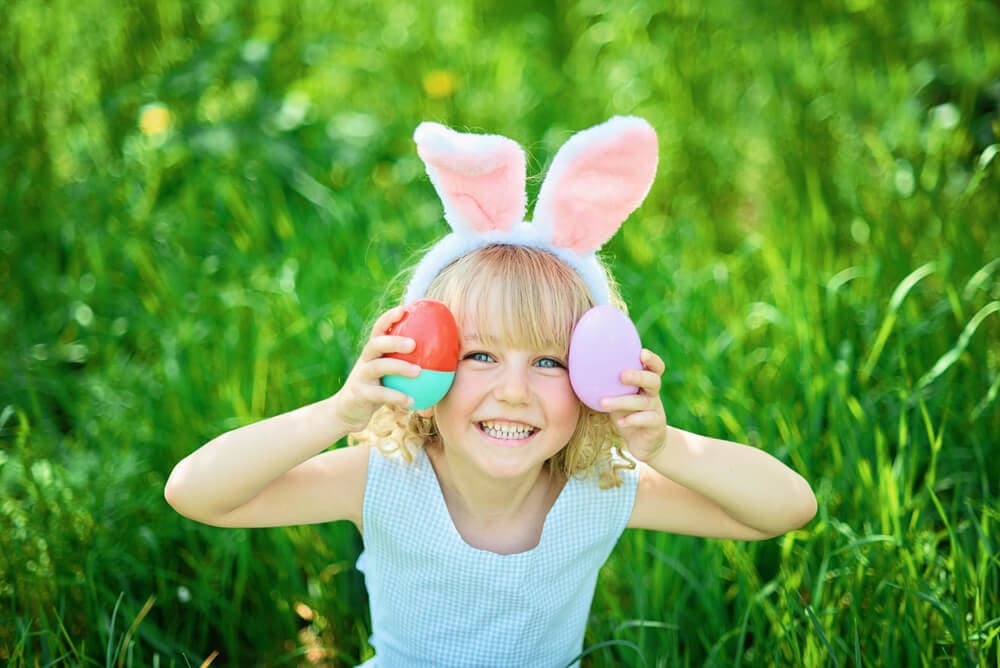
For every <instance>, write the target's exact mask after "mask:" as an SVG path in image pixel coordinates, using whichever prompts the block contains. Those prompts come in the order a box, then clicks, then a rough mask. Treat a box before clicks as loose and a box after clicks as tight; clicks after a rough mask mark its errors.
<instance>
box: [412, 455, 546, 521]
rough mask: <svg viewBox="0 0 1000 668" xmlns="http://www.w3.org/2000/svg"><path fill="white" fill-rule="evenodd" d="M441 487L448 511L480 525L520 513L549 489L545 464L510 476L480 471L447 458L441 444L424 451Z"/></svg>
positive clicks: (536, 503)
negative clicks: (502, 477)
mask: <svg viewBox="0 0 1000 668" xmlns="http://www.w3.org/2000/svg"><path fill="white" fill-rule="evenodd" d="M428 456H429V457H430V459H431V463H432V464H433V465H434V471H435V473H436V474H437V478H438V482H439V483H440V485H441V491H442V492H443V493H444V497H445V500H446V502H447V503H448V506H449V509H450V510H451V511H452V513H456V512H457V513H460V514H461V515H462V516H464V517H466V518H468V519H470V520H472V521H473V522H475V523H476V524H478V525H480V526H489V525H495V524H503V523H506V522H510V521H512V520H515V519H516V518H518V517H520V516H521V515H522V514H523V512H524V511H525V510H526V509H527V508H531V507H537V505H538V504H540V503H544V501H543V500H544V499H546V498H548V496H549V492H550V491H551V489H552V479H551V476H550V474H549V470H548V468H547V467H545V466H539V467H538V468H537V469H535V470H533V471H530V472H528V473H526V474H525V475H523V476H520V477H518V478H512V479H505V480H497V479H495V478H490V477H487V476H484V475H482V474H481V473H480V472H478V471H475V470H474V469H473V467H470V466H468V465H467V464H466V463H464V462H462V461H461V460H459V459H454V458H453V459H449V458H448V456H447V453H446V451H445V450H444V448H441V447H437V448H434V449H433V451H428Z"/></svg>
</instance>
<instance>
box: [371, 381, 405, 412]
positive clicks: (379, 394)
mask: <svg viewBox="0 0 1000 668" xmlns="http://www.w3.org/2000/svg"><path fill="white" fill-rule="evenodd" d="M362 397H363V398H364V400H365V401H368V402H369V403H373V404H388V405H390V406H399V407H400V408H409V407H410V406H412V405H413V398H412V397H411V396H410V395H408V394H403V393H402V392H400V391H399V390H393V389H392V388H388V387H384V386H382V385H372V386H370V387H369V388H368V389H367V390H365V391H364V392H363V393H362Z"/></svg>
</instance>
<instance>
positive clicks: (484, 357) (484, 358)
mask: <svg viewBox="0 0 1000 668" xmlns="http://www.w3.org/2000/svg"><path fill="white" fill-rule="evenodd" d="M465 359H467V360H473V361H475V362H492V361H493V358H492V357H491V356H490V354H489V353H469V354H468V355H466V356H465Z"/></svg>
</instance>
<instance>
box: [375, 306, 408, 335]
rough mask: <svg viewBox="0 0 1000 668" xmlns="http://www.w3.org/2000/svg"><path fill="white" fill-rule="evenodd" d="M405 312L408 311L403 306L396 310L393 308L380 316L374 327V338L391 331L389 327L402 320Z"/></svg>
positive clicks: (397, 307)
mask: <svg viewBox="0 0 1000 668" xmlns="http://www.w3.org/2000/svg"><path fill="white" fill-rule="evenodd" d="M405 312H406V310H405V309H404V308H403V307H402V306H396V307H395V308H391V309H389V310H388V311H386V312H385V313H383V314H382V315H380V316H379V317H378V319H377V320H376V321H375V324H374V325H373V326H372V336H376V335H379V334H385V333H386V332H387V331H389V327H391V326H392V325H394V324H395V323H397V322H399V320H400V319H402V317H403V314H404V313H405Z"/></svg>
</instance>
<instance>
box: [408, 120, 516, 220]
mask: <svg viewBox="0 0 1000 668" xmlns="http://www.w3.org/2000/svg"><path fill="white" fill-rule="evenodd" d="M413 140H414V141H415V142H416V144H417V154H418V155H419V156H420V159H421V160H423V161H424V165H425V166H426V168H427V175H428V176H429V177H430V179H431V183H433V184H434V189H435V190H437V193H438V197H440V198H441V202H442V203H443V204H444V217H445V220H447V221H448V224H449V225H451V228H452V229H453V230H455V232H470V231H471V232H477V233H480V234H482V233H484V232H491V231H495V230H502V231H507V230H509V229H511V228H512V227H513V226H514V225H516V224H517V223H519V222H521V221H522V220H524V211H525V206H526V204H527V196H526V195H525V159H524V151H523V150H521V147H520V146H518V145H517V143H516V142H515V141H513V140H512V139H508V138H507V137H501V136H499V135H476V134H467V133H462V132H455V131H454V130H452V129H450V128H447V127H445V126H443V125H440V124H438V123H421V124H420V125H419V126H417V129H416V132H414V133H413Z"/></svg>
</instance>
